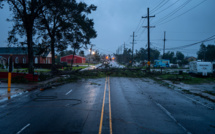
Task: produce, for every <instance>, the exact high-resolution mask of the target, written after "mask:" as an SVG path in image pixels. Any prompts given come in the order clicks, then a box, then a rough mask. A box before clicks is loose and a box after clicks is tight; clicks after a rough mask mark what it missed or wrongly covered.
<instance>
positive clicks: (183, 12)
mask: <svg viewBox="0 0 215 134" xmlns="http://www.w3.org/2000/svg"><path fill="white" fill-rule="evenodd" d="M206 1H207V0H204V1H202V2H200V3H199V4H197V5H196V6H194V7H192V8H190V9H189V10H187V11H185V12H183V13H182V14H180V15H177V16H175V17H174V18H172V19H170V20H168V21H166V22H164V23H162V24H165V23H168V22H170V21H172V20H174V19H176V18H178V17H180V16H182V15H184V14H186V13H188V12H190V11H191V10H193V9H195V8H196V7H198V6H200V5H201V4H203V3H204V2H206ZM162 24H160V25H162Z"/></svg>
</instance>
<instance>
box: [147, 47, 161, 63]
mask: <svg viewBox="0 0 215 134" xmlns="http://www.w3.org/2000/svg"><path fill="white" fill-rule="evenodd" d="M150 51H151V53H150V56H151V61H154V60H155V59H158V58H159V56H160V52H159V51H158V50H156V49H150ZM147 57H148V56H147Z"/></svg>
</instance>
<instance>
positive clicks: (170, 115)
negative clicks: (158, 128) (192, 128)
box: [155, 102, 192, 134]
mask: <svg viewBox="0 0 215 134" xmlns="http://www.w3.org/2000/svg"><path fill="white" fill-rule="evenodd" d="M155 104H156V105H157V106H158V107H160V109H161V110H163V111H164V112H165V113H166V114H167V115H168V116H169V117H170V118H171V119H172V120H174V121H175V123H176V124H177V125H178V126H180V127H181V128H182V129H183V130H184V131H185V132H186V133H187V134H192V133H191V132H189V131H188V130H187V129H186V128H185V127H184V126H182V125H181V124H180V123H179V122H178V121H177V120H176V119H175V118H174V117H173V116H172V114H171V113H170V112H169V111H168V110H167V109H166V108H164V107H163V106H162V105H161V104H159V103H157V102H155Z"/></svg>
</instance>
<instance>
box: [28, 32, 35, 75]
mask: <svg viewBox="0 0 215 134" xmlns="http://www.w3.org/2000/svg"><path fill="white" fill-rule="evenodd" d="M27 45H28V73H29V74H34V54H33V53H34V52H33V42H32V30H31V29H28V31H27Z"/></svg>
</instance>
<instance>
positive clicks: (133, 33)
mask: <svg viewBox="0 0 215 134" xmlns="http://www.w3.org/2000/svg"><path fill="white" fill-rule="evenodd" d="M134 37H135V36H134V32H133V41H132V59H131V67H132V66H133V61H134Z"/></svg>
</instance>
